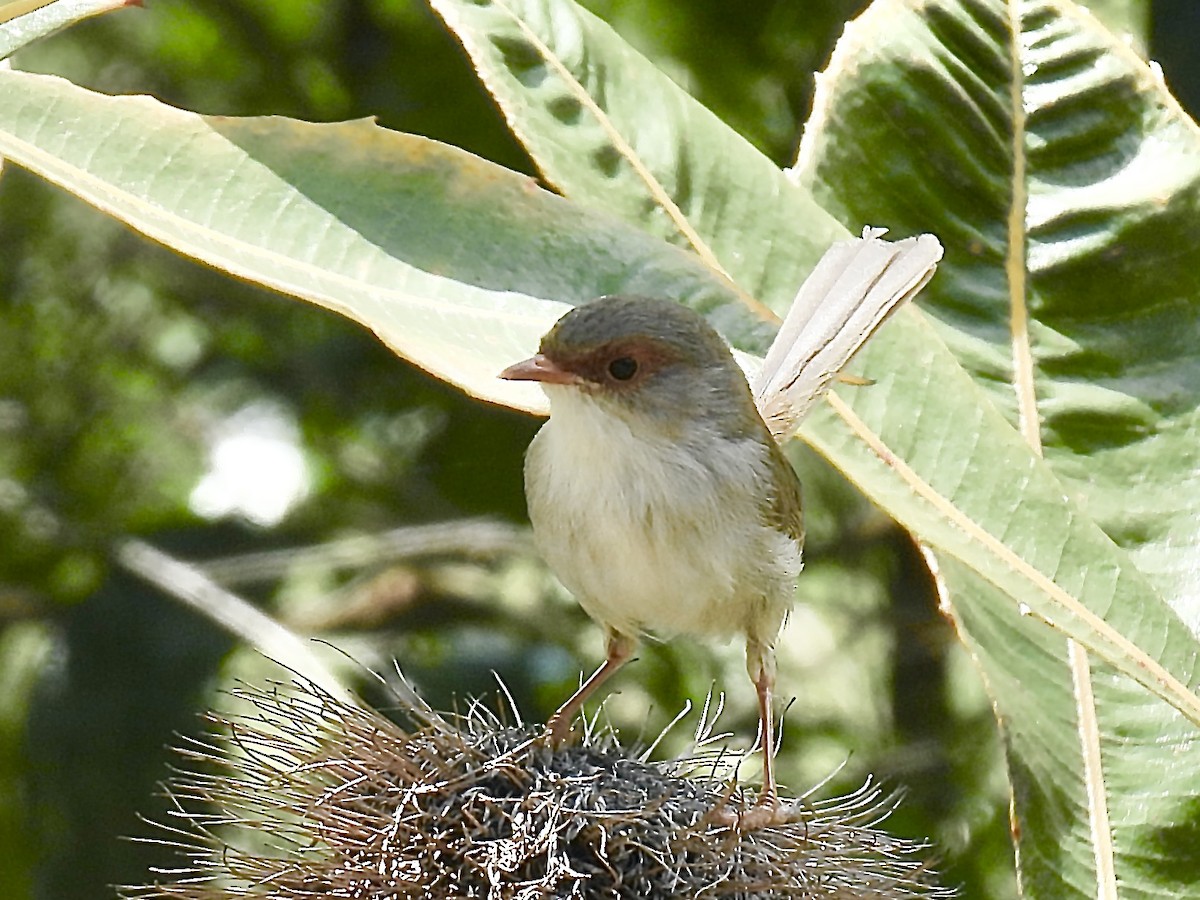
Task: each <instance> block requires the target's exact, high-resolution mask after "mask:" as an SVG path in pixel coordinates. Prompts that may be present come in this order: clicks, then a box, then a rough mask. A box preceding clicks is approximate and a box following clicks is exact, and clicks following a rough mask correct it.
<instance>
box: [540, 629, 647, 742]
mask: <svg viewBox="0 0 1200 900" xmlns="http://www.w3.org/2000/svg"><path fill="white" fill-rule="evenodd" d="M636 645H637V642H636V641H635V640H634V639H633V638H631V637H629V636H628V635H625V634H617V633H615V632H610V633H609V635H608V658H607V659H606V660H604V663H603V664H602V665H601V666H600V668H598V669H597V670H596V671H595V672H593V673H592V677H591V678H589V679H588V680H587V681H585V682H584V683H583V684H582V686H580V688H579V690H577V691H576V692H575V693H573V694H572V695H571V696H570V697H568V698H567V701H566V703H564V704H563V705H562V706H560V707H559V708H558V709H557V710H556V711H555V713H554V715H552V716H551V717H550V721H549V722H547V723H546V734H547V735H548V736H549V738H550V743H551V745H552V746H555V747H559V746H562V745H563V744H565V743H566V742H567V740H568V739H569V738H570V737H571V723H572V722H574V721H575V717H576V716H577V715H579V710H580V709H582V708H583V704H584V703H585V702H587V699H588V697H590V696H592V694H594V693H595V692H596V688H598V687H600V685H602V684H604V682H606V681H608V679H609V678H611V677H612V676H613V675H614V674H615V673H616V671H617V669H619V668H621V666H623V665H625V663H626V662H628V661H629V657H631V656H632V655H633V648H634V647H635V646H636Z"/></svg>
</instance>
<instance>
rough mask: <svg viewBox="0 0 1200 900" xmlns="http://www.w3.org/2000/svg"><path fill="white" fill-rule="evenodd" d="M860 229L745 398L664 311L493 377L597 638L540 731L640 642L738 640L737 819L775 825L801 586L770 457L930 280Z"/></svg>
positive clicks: (924, 270) (574, 328) (555, 545)
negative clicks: (744, 775)
mask: <svg viewBox="0 0 1200 900" xmlns="http://www.w3.org/2000/svg"><path fill="white" fill-rule="evenodd" d="M881 233H882V232H881V231H880V230H877V229H867V230H865V231H864V233H863V237H862V239H857V240H853V241H847V242H842V243H839V244H836V245H834V247H832V248H831V249H830V251H828V252H827V253H826V255H825V256H824V257H823V258H822V259H821V261H820V262H819V263H818V265H817V267H816V268H815V269H814V271H813V273H812V274H811V275H810V276H809V278H808V280H807V281H806V282H805V285H804V286H803V287H802V288H801V290H800V292H799V294H798V295H797V298H796V300H795V302H794V303H793V308H792V310H791V312H789V314H788V316H787V318H786V319H785V321H784V324H783V326H782V328H781V329H780V332H779V335H778V336H777V337H776V339H775V342H774V343H773V344H772V346H771V348H770V350H769V352H768V354H767V357H766V360H765V362H764V365H763V369H762V371H761V372H760V373H759V375H758V377H757V378H756V379H755V387H754V389H752V388H751V386H750V384H749V383H748V382H747V379H746V376H745V374H744V373H743V371H742V368H741V367H740V366H739V365H738V363H737V361H736V360H735V359H734V357H733V354H732V353H731V351H730V349H729V346H728V345H727V344H726V343H725V341H724V340H723V339H722V338H721V337H720V335H718V334H717V332H716V331H715V330H713V328H712V327H711V326H710V325H709V324H708V323H707V321H705V319H704V318H703V317H702V316H700V315H699V314H698V313H695V312H693V311H692V310H690V309H688V308H686V307H684V306H681V305H679V304H677V303H674V302H672V301H669V300H661V299H649V298H644V297H602V298H600V299H598V300H595V301H592V302H590V303H586V304H583V305H581V306H578V307H576V308H574V309H572V310H571V311H570V312H568V313H567V314H566V315H564V316H563V317H562V318H561V319H559V321H558V322H557V323H556V324H555V325H554V327H553V328H552V329H551V330H550V331H549V332H547V334H546V335H545V336H544V337H543V338H542V341H541V346H540V348H539V351H538V353H537V354H536V355H535V356H533V357H532V358H530V359H527V360H525V361H523V362H519V363H516V364H515V365H512V366H509V367H508V368H507V369H505V370H504V371H503V372H502V373H501V376H500V377H502V378H506V379H513V380H528V381H538V382H540V383H541V384H542V387H543V389H544V390H545V393H546V396H547V398H548V399H549V401H550V419H549V421H548V422H547V423H546V424H545V425H544V426H543V427H542V428H541V430H540V431H539V432H538V433H537V435H536V436H535V438H534V440H533V442H532V444H530V447H529V451H528V453H527V455H526V459H525V492H526V496H527V498H528V505H529V517H530V521H531V522H532V524H533V532H534V539H535V541H536V543H537V546H538V548H539V550H540V551H541V553H542V555H543V556H544V557H545V559H546V562H547V563H548V564H549V565H550V567H551V568H552V569H553V570H554V572H555V573H556V574H557V575H558V577H559V579H560V580H561V581H562V583H563V584H564V585H565V586H566V587H567V589H568V590H570V591H571V593H572V594H574V596H575V597H576V599H578V601H579V603H580V605H581V606H582V607H583V608H584V610H585V611H586V612H587V613H588V615H590V616H591V617H592V618H593V619H595V620H596V621H597V622H599V623H600V624H601V625H603V626H604V628H605V630H606V633H607V638H608V655H607V659H606V660H605V662H604V663H603V665H601V666H600V668H599V669H597V670H596V672H595V673H594V674H593V675H592V676H591V677H590V678H588V679H587V680H586V681H585V682H584V684H583V685H582V686H581V687H580V689H579V690H578V691H576V692H575V693H574V694H573V695H572V696H571V697H570V698H569V699H568V700H567V701H566V702H565V703H564V704H563V705H562V706H561V707H560V708H559V709H558V711H557V712H555V714H554V715H553V716H552V717H551V719H550V721H549V722H548V723H547V730H548V734H549V736H550V739H551V740H552V741H554V742H555V743H561V742H563V741H565V740H566V739H567V738H568V737H569V735H570V731H571V724H572V721H573V720H574V718H575V716H576V715H577V714H578V712H579V710H580V708H581V707H582V706H583V704H584V702H585V701H586V700H587V698H588V697H589V696H591V694H592V693H593V692H594V691H595V690H596V688H598V687H599V686H600V685H601V684H602V683H603V682H604V681H606V680H607V679H608V678H609V677H610V676H611V675H612V674H613V673H614V672H616V671H617V669H619V668H620V667H621V665H622V664H623V663H625V662H626V661H627V660H628V659H629V657H630V656H631V655H632V653H633V651H634V648H635V647H636V645H637V641H638V638H639V637H640V636H641V635H642V634H644V633H652V634H655V635H657V636H661V637H671V636H674V635H680V634H686V635H693V636H711V637H717V638H728V637H730V636H732V635H735V634H741V635H744V636H745V639H746V665H747V668H748V670H749V673H750V678H751V680H752V681H753V682H754V685H755V689H756V690H757V693H758V704H759V714H760V731H759V740H760V741H761V744H762V751H763V790H762V792H761V794H760V796H759V800H758V802H757V804H756V805H755V807H754V808H752V809H751V810H749V811H748V812H747V813H744V814H743V815H742V816H741V817H740V818H738V817H735V819H734V821H735V823H736V824H737V825H738V826H739V827H741V828H744V829H746V828H755V827H760V826H762V825H765V824H769V823H771V822H774V821H778V820H779V819H780V818H781V817H782V816H784V815H785V813H784V812H783V811H782V810H781V808H780V804H779V802H778V797H777V792H776V783H775V771H774V763H773V754H774V736H773V723H774V717H773V712H772V692H773V689H774V684H775V640H776V638H777V637H778V635H779V631H780V629H781V627H782V625H783V621H784V618H785V616H786V614H787V610H788V608H789V606H790V604H791V600H792V595H793V590H794V583H795V580H796V576H797V575H798V574H799V572H800V568H801V550H802V546H803V543H804V525H803V518H802V512H801V502H800V482H799V480H798V478H797V477H796V473H795V471H794V470H793V469H792V467H791V465H790V464H789V463H788V461H787V459H786V458H785V456H784V455H783V453H782V452H781V450H780V448H779V444H778V441H779V440H782V439H783V438H785V437H787V436H790V434H791V432H792V431H793V430H794V427H795V424H796V422H797V421H798V420H799V418H800V417H801V416H802V415H803V413H804V412H805V411H806V410H807V409H808V407H809V406H810V405H811V403H812V402H813V401H814V400H815V399H816V398H817V397H818V396H819V395H820V394H821V393H822V392H823V391H824V390H825V389H826V388H827V387H828V385H829V382H830V380H831V379H832V378H833V377H834V376H835V375H836V374H837V372H838V371H839V370H840V369H841V368H842V366H844V365H845V363H846V361H847V360H848V359H849V358H850V357H851V356H852V355H853V354H854V352H855V351H856V350H857V349H858V348H859V347H860V346H861V345H862V343H863V341H865V340H866V339H867V337H869V336H870V334H871V333H872V331H874V329H875V328H876V327H877V326H878V325H879V323H880V322H882V321H883V319H884V318H885V317H886V316H887V314H888V313H889V312H890V311H891V310H892V309H894V308H895V307H896V306H897V305H898V304H899V303H900V302H902V301H903V300H905V299H906V298H908V297H911V296H912V295H913V294H915V293H916V292H917V291H918V290H920V288H921V287H922V286H923V285H924V284H925V283H926V282H927V281H928V280H929V278H930V277H931V276H932V274H933V270H934V268H935V267H936V264H937V261H938V259H940V258H941V253H942V249H941V245H940V244H939V243H938V242H937V240H936V238H934V237H932V236H931V235H922V236H920V237H919V238H909V239H908V240H905V241H901V242H898V243H894V244H893V243H889V242H887V241H883V240H880V238H879V235H880V234H881Z"/></svg>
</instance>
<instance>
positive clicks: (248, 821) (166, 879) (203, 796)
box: [124, 679, 952, 900]
mask: <svg viewBox="0 0 1200 900" xmlns="http://www.w3.org/2000/svg"><path fill="white" fill-rule="evenodd" d="M233 694H234V695H235V696H237V697H238V698H240V700H241V701H244V703H245V704H247V705H246V706H245V709H246V710H247V711H245V712H242V713H238V714H210V716H209V717H208V718H209V720H210V722H211V724H212V726H213V731H212V733H211V735H210V736H209V737H207V738H204V739H199V740H196V741H192V742H190V743H188V744H187V745H186V746H184V747H183V748H181V750H180V752H181V753H182V755H183V756H184V757H185V759H186V760H187V763H186V765H185V766H184V767H183V770H182V771H181V772H179V773H177V774H176V775H175V776H174V777H173V778H171V780H170V781H169V782H168V783H167V789H168V791H169V793H170V795H171V796H172V797H174V798H175V799H176V801H177V802H176V804H175V809H174V811H173V814H172V821H169V822H165V823H160V827H161V828H163V829H164V830H165V831H166V836H165V837H159V838H152V840H161V841H164V842H167V843H171V844H173V845H174V846H175V847H176V848H177V850H178V852H179V854H180V856H181V865H180V866H179V867H178V868H176V869H172V870H162V871H159V872H157V873H156V875H157V876H158V879H159V880H157V881H156V882H155V883H153V884H150V885H143V886H137V887H131V888H126V889H125V891H124V895H125V896H126V897H128V898H138V900H163V898H173V900H240V898H263V900H267V898H270V900H310V898H311V900H317V898H322V900H325V898H354V900H401V898H410V897H411V898H423V900H440V898H451V897H453V898H460V897H479V898H487V900H507V898H513V900H517V898H534V897H537V898H542V897H573V898H590V897H604V898H637V900H647V898H675V897H686V898H692V897H720V898H745V900H750V898H768V897H770V898H782V897H790V898H836V900H867V898H872V900H905V898H918V897H923V898H936V897H943V898H944V897H950V896H951V895H952V892H949V891H946V890H944V889H942V888H939V887H938V886H937V885H936V883H935V881H934V878H933V875H932V873H931V872H930V871H929V870H928V869H927V867H926V866H925V865H924V864H923V863H922V861H921V860H920V858H919V854H920V853H921V852H922V851H923V850H924V849H926V848H924V847H923V846H922V845H916V844H913V843H911V842H908V841H905V840H902V839H898V838H895V837H892V836H890V835H888V834H887V833H886V832H884V831H882V830H881V829H880V828H879V822H880V819H881V818H882V817H883V816H884V815H886V811H887V807H888V802H887V800H886V799H885V798H883V797H882V795H881V794H880V792H879V791H878V790H877V789H875V788H873V787H871V786H870V785H867V786H865V787H864V788H863V789H861V790H860V791H858V792H855V793H854V794H851V795H849V796H846V797H841V798H836V799H832V800H824V801H818V800H810V799H803V800H802V801H795V802H796V803H797V809H798V810H799V811H800V812H799V814H798V815H797V817H796V821H795V822H793V823H791V824H787V825H782V826H776V827H770V828H764V829H761V830H758V831H752V832H746V833H743V832H740V831H738V830H736V829H733V828H730V827H728V826H727V825H723V824H721V817H719V816H714V815H713V811H714V810H716V809H721V808H723V807H724V806H725V805H726V804H732V805H733V806H734V807H735V808H738V807H741V806H748V805H749V804H750V803H751V802H752V801H753V797H752V795H751V794H750V793H749V792H747V791H745V790H743V789H740V788H737V787H734V786H731V784H730V782H729V780H728V779H727V778H726V777H725V775H724V774H723V772H724V771H725V770H724V769H723V768H722V766H721V765H720V761H719V757H717V756H714V755H713V753H712V752H711V751H704V750H703V749H701V750H700V751H699V752H698V753H697V755H690V756H688V757H686V758H681V759H676V760H672V761H668V762H659V763H654V762H650V761H648V760H647V759H646V758H645V754H641V753H634V752H632V751H630V750H627V749H625V748H623V747H622V746H621V745H620V743H619V742H618V741H617V739H616V738H615V736H614V735H613V734H612V733H611V732H610V731H607V730H604V729H597V728H591V729H588V730H587V733H586V734H585V737H584V740H583V742H582V743H580V744H578V745H575V746H568V747H565V748H560V749H552V748H551V747H550V746H548V745H547V743H546V742H545V741H543V740H542V739H541V738H540V735H539V732H538V730H536V729H531V728H528V727H525V726H523V725H520V724H518V725H505V724H504V722H502V721H501V720H500V718H499V717H498V716H496V715H494V714H493V713H491V712H489V711H488V710H487V709H485V708H484V706H483V705H481V704H479V703H476V704H473V705H472V706H471V707H470V708H469V709H468V711H467V712H466V713H465V714H461V715H454V716H448V715H440V714H437V713H434V712H433V711H432V710H430V709H428V708H427V707H420V706H414V705H411V704H409V705H406V706H404V708H403V709H401V710H400V712H401V713H402V718H404V719H405V720H407V723H408V724H406V725H403V726H402V725H399V724H396V723H395V722H393V721H391V720H390V719H388V718H385V717H384V716H382V715H380V714H379V713H377V712H375V711H373V710H371V709H368V708H366V707H363V706H357V705H354V704H352V703H347V702H343V701H342V700H339V699H336V698H334V697H332V696H331V695H329V694H328V693H326V692H324V691H323V690H321V689H320V688H318V687H316V686H315V685H313V684H311V683H309V682H306V681H303V680H300V679H297V680H295V681H293V682H290V683H276V684H272V685H270V686H268V687H266V688H256V687H244V688H240V689H238V690H236V691H234V692H233Z"/></svg>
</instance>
